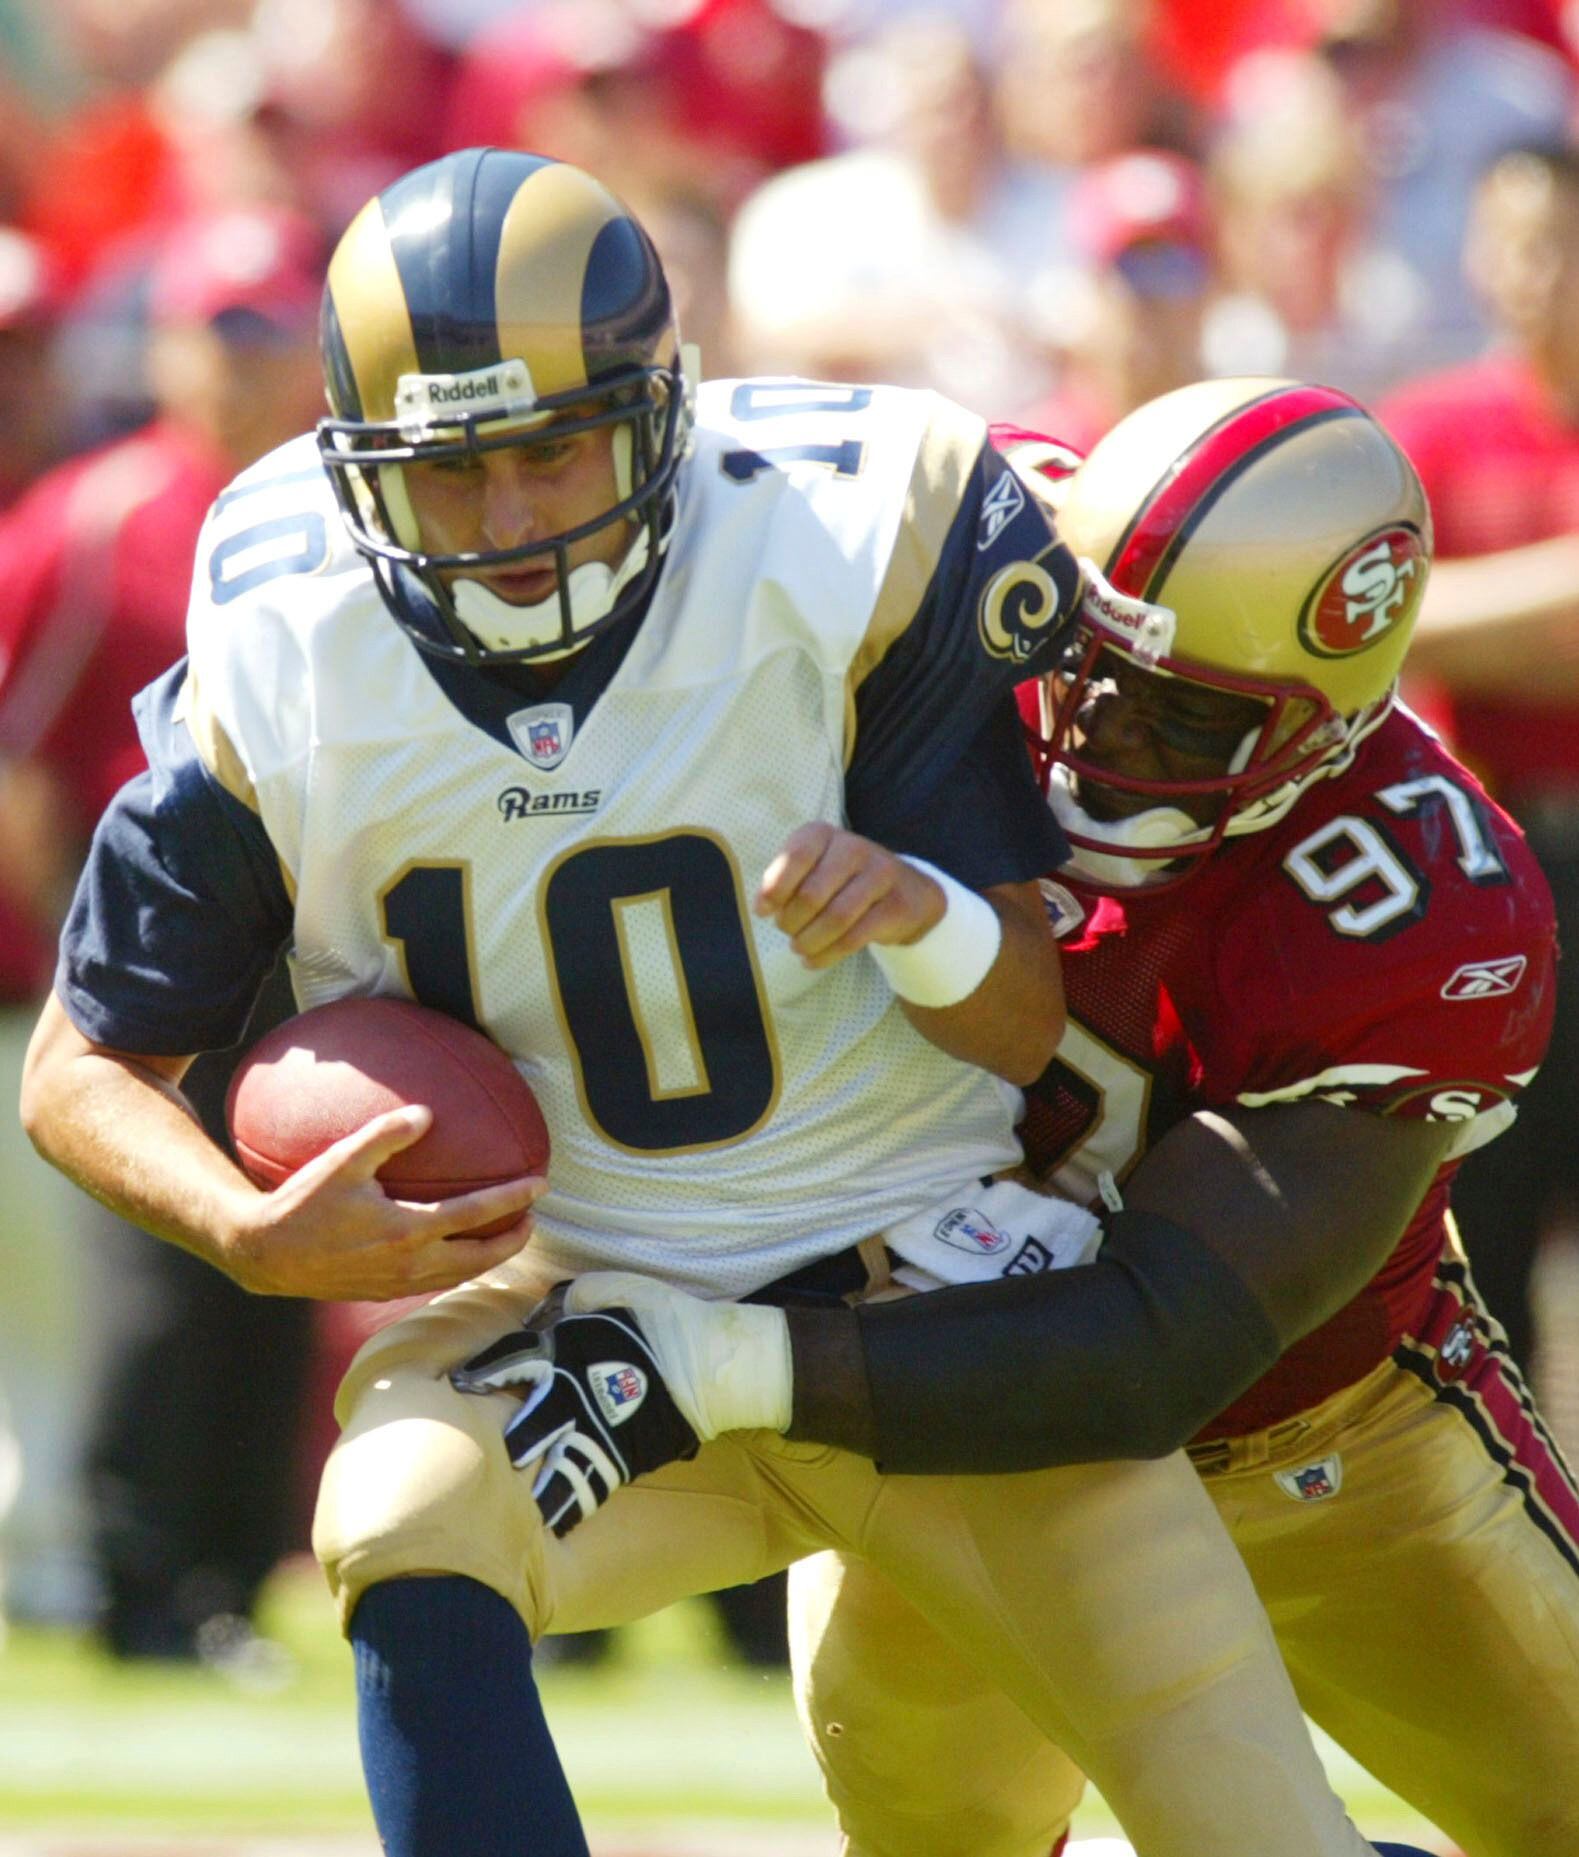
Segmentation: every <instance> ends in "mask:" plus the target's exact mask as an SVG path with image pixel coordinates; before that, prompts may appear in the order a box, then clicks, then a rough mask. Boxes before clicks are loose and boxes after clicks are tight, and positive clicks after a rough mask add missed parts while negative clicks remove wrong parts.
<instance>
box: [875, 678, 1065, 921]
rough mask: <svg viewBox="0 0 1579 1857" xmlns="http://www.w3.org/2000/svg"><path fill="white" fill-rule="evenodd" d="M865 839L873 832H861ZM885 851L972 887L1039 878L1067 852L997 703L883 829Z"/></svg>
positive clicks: (1012, 726)
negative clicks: (934, 778)
mask: <svg viewBox="0 0 1579 1857" xmlns="http://www.w3.org/2000/svg"><path fill="white" fill-rule="evenodd" d="M868 836H873V834H868ZM882 843H883V844H885V845H886V846H887V847H888V849H889V850H890V851H900V852H908V853H909V854H910V855H911V856H912V857H918V858H925V859H926V860H927V862H928V863H929V864H936V865H937V866H938V868H939V869H940V870H946V871H947V872H948V873H949V875H950V876H951V877H957V878H958V879H959V881H960V882H961V883H967V884H969V885H970V887H971V888H972V889H973V890H987V889H990V888H991V887H992V885H993V884H995V883H1029V882H1031V881H1032V880H1034V879H1035V878H1037V877H1045V876H1047V875H1048V874H1049V873H1050V872H1052V871H1053V870H1054V869H1055V868H1056V867H1057V866H1058V865H1060V864H1062V863H1063V861H1064V859H1065V858H1066V857H1068V855H1069V845H1068V842H1067V840H1066V839H1065V837H1064V834H1063V831H1062V829H1061V828H1060V827H1059V824H1058V822H1057V820H1056V819H1054V817H1053V815H1052V813H1051V812H1050V811H1049V809H1048V805H1047V801H1046V800H1045V799H1044V798H1043V797H1042V793H1041V789H1040V788H1039V787H1038V785H1037V782H1036V770H1035V769H1034V767H1033V766H1032V765H1031V757H1030V755H1029V754H1027V753H1026V749H1025V737H1024V733H1023V730H1022V727H1021V723H1020V712H1019V710H1018V709H1017V708H1016V707H1015V704H1014V700H1013V698H1012V697H1007V698H1005V699H1004V700H1003V701H1002V702H1001V703H1000V705H999V707H998V709H997V710H996V711H995V712H994V714H993V715H992V717H991V718H990V719H989V720H988V722H987V723H986V724H985V726H984V727H983V728H982V730H981V732H980V733H979V734H978V735H977V737H976V739H975V741H973V742H972V743H971V744H970V746H969V748H968V749H967V750H966V751H965V753H964V754H962V755H961V756H960V758H959V760H958V761H957V762H956V763H955V765H954V767H953V768H952V769H951V771H950V772H949V773H948V774H947V775H946V776H945V777H944V779H943V780H942V781H940V782H939V784H938V787H937V789H936V791H935V792H934V793H933V794H932V796H931V797H930V799H928V801H927V803H926V804H925V805H924V806H922V807H920V808H918V810H917V811H915V812H914V813H911V814H910V815H909V816H908V817H906V818H904V819H900V820H898V821H896V822H894V823H892V824H889V825H887V826H886V827H885V830H884V832H883V837H882Z"/></svg>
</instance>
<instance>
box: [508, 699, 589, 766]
mask: <svg viewBox="0 0 1579 1857" xmlns="http://www.w3.org/2000/svg"><path fill="white" fill-rule="evenodd" d="M508 726H509V730H510V736H511V739H512V740H513V741H514V742H515V745H516V747H517V748H519V749H520V751H521V753H522V754H523V755H525V757H526V759H527V760H528V761H529V762H530V763H531V764H532V766H533V767H537V768H542V769H544V770H545V771H546V770H547V769H549V768H551V767H558V765H559V764H560V762H561V761H563V760H564V758H565V756H566V755H567V754H569V752H570V743H571V738H572V737H573V736H574V734H575V732H576V717H575V711H574V710H573V709H572V708H571V707H570V705H569V704H568V703H538V704H536V705H535V706H534V707H533V708H531V709H518V710H517V711H516V712H515V714H514V715H513V716H511V717H510V718H509V724H508Z"/></svg>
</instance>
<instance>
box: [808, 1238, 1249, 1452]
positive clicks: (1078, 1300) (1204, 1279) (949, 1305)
mask: <svg viewBox="0 0 1579 1857" xmlns="http://www.w3.org/2000/svg"><path fill="white" fill-rule="evenodd" d="M785 1313H786V1317H787V1319H788V1324H789V1335H790V1347H791V1359H792V1367H793V1410H792V1417H791V1421H790V1425H789V1428H788V1435H789V1436H790V1437H792V1438H800V1439H809V1440H815V1441H816V1442H818V1443H822V1444H836V1445H839V1446H841V1447H843V1448H844V1449H845V1450H850V1451H857V1452H859V1453H861V1454H862V1455H863V1456H868V1457H872V1458H874V1459H875V1460H876V1461H877V1463H878V1464H879V1465H880V1467H881V1468H883V1469H884V1470H888V1471H896V1472H903V1473H905V1474H907V1475H912V1476H915V1475H935V1474H945V1475H970V1474H973V1473H977V1472H993V1473H1000V1474H1001V1473H1006V1472H1011V1471H1021V1470H1040V1469H1046V1468H1048V1467H1049V1466H1051V1465H1055V1464H1079V1463H1100V1462H1103V1461H1105V1460H1107V1459H1110V1458H1112V1459H1119V1458H1143V1457H1160V1456H1164V1455H1166V1454H1167V1453H1168V1452H1169V1451H1172V1450H1176V1449H1177V1448H1178V1447H1179V1446H1180V1445H1181V1444H1183V1443H1185V1442H1186V1441H1187V1440H1188V1439H1190V1438H1191V1437H1193V1436H1194V1435H1195V1433H1196V1432H1197V1431H1198V1430H1199V1429H1200V1428H1201V1426H1203V1425H1204V1424H1205V1423H1206V1422H1207V1420H1209V1419H1210V1418H1211V1417H1212V1415H1213V1414H1214V1413H1215V1412H1218V1411H1220V1410H1221V1409H1222V1408H1223V1407H1224V1406H1225V1405H1227V1404H1228V1402H1229V1401H1230V1400H1231V1399H1233V1398H1235V1397H1236V1396H1237V1395H1238V1394H1239V1393H1241V1392H1243V1391H1244V1389H1245V1388H1246V1387H1247V1386H1249V1385H1251V1384H1252V1383H1253V1382H1254V1381H1255V1380H1256V1379H1258V1378H1259V1377H1260V1375H1261V1374H1262V1373H1264V1372H1265V1371H1266V1370H1267V1368H1268V1367H1270V1366H1271V1365H1272V1363H1273V1362H1274V1361H1275V1360H1276V1359H1277V1356H1278V1352H1279V1347H1280V1343H1279V1340H1278V1337H1277V1335H1276V1333H1275V1332H1274V1331H1273V1329H1272V1327H1271V1325H1270V1324H1269V1322H1268V1321H1267V1319H1266V1316H1265V1314H1264V1313H1263V1312H1262V1310H1261V1309H1260V1307H1259V1305H1258V1304H1257V1303H1256V1301H1255V1299H1254V1298H1253V1297H1252V1296H1251V1295H1250V1293H1249V1292H1248V1290H1247V1289H1246V1288H1245V1286H1244V1284H1243V1283H1242V1282H1240V1281H1239V1280H1238V1278H1236V1277H1235V1276H1234V1274H1233V1273H1232V1272H1231V1271H1229V1270H1228V1269H1227V1268H1226V1267H1225V1266H1224V1265H1223V1264H1222V1263H1221V1261H1220V1260H1219V1259H1218V1258H1217V1257H1216V1255H1215V1254H1214V1253H1213V1252H1212V1251H1211V1250H1210V1249H1209V1248H1208V1247H1206V1246H1205V1245H1203V1244H1202V1243H1201V1242H1200V1240H1199V1239H1198V1238H1196V1237H1195V1235H1194V1234H1193V1233H1191V1232H1189V1231H1186V1230H1185V1229H1184V1228H1182V1227H1180V1226H1177V1225H1174V1224H1173V1223H1172V1222H1171V1221H1169V1220H1165V1219H1159V1218H1155V1217H1153V1216H1152V1215H1150V1214H1145V1213H1120V1214H1118V1215H1116V1217H1115V1218H1114V1219H1113V1220H1112V1221H1111V1232H1110V1236H1109V1239H1108V1242H1107V1244H1106V1245H1105V1246H1104V1249H1103V1252H1102V1253H1101V1255H1100V1256H1099V1257H1098V1258H1097V1260H1096V1261H1095V1262H1094V1263H1092V1264H1084V1265H1080V1266H1077V1267H1076V1268H1074V1269H1072V1270H1054V1271H1048V1272H1046V1273H1044V1274H1043V1275H1041V1276H1036V1277H1005V1278H1002V1279H1000V1280H998V1281H996V1282H992V1283H972V1284H962V1285H958V1286H956V1287H953V1288H948V1289H938V1290H929V1291H928V1292H926V1293H925V1294H924V1295H919V1296H908V1297H903V1298H901V1299H899V1300H898V1301H893V1302H876V1303H868V1304H864V1305H863V1306H862V1307H861V1308H859V1309H858V1310H856V1311H854V1312H853V1313H852V1312H848V1311H844V1310H832V1311H830V1310H820V1309H819V1310H809V1311H802V1310H796V1309H790V1310H787V1311H786V1312H785Z"/></svg>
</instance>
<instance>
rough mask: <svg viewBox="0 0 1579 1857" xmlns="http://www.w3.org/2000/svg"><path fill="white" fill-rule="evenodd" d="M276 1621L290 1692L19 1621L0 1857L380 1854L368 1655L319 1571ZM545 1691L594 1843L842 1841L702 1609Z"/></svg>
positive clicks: (781, 1697)
mask: <svg viewBox="0 0 1579 1857" xmlns="http://www.w3.org/2000/svg"><path fill="white" fill-rule="evenodd" d="M265 1622H266V1624H267V1628H268V1629H269V1630H270V1632H271V1633H273V1634H274V1635H276V1636H278V1637H279V1638H280V1639H282V1640H283V1641H284V1642H285V1643H286V1644H287V1645H288V1646H289V1648H290V1649H291V1651H292V1652H293V1654H294V1655H295V1657H296V1658H297V1660H298V1662H299V1670H298V1674H297V1676H296V1678H295V1680H294V1681H293V1682H292V1683H291V1684H290V1686H289V1687H288V1688H286V1689H284V1690H282V1691H280V1692H279V1693H277V1694H273V1695H252V1694H246V1693H243V1692H240V1691H238V1690H237V1689H235V1688H234V1687H232V1686H231V1685H230V1684H228V1683H227V1682H225V1681H224V1680H223V1679H221V1678H219V1677H216V1676H214V1675H211V1674H209V1673H207V1672H203V1671H197V1670H187V1669H179V1668H154V1667H147V1666H144V1667H138V1668H120V1667H117V1666H115V1665H113V1664H111V1663H109V1662H107V1661H106V1660H105V1659H104V1658H102V1657H101V1656H99V1655H98V1654H97V1653H96V1652H95V1651H94V1650H93V1649H92V1648H91V1647H90V1646H88V1645H87V1644H85V1643H83V1642H82V1641H81V1640H79V1639H77V1638H75V1637H72V1636H69V1635H66V1634H61V1633H44V1632H36V1631H26V1630H16V1631H13V1633H12V1635H11V1637H10V1640H9V1642H8V1644H7V1645H6V1648H5V1650H4V1651H3V1652H0V1857H121V1854H122V1853H125V1854H126V1857H134V1854H135V1857H235V1854H238V1853H243V1852H244V1853H245V1854H246V1857H274V1854H275V1853H279V1854H280V1857H283V1853H285V1852H293V1853H306V1852H307V1851H308V1850H309V1849H310V1850H311V1851H312V1852H313V1853H315V1857H318V1854H320V1853H321V1857H377V1844H376V1841H375V1840H374V1838H373V1836H372V1832H371V1830H370V1827H369V1819H368V1814H367V1807H366V1804H365V1802H364V1799H363V1796H362V1789H361V1781H360V1776H359V1773H358V1769H357V1760H356V1741H355V1733H354V1728H353V1720H352V1699H351V1683H350V1666H349V1659H348V1657H347V1656H346V1654H345V1651H344V1647H343V1646H342V1645H341V1643H340V1641H339V1639H338V1637H337V1636H336V1635H335V1630H334V1624H333V1620H332V1618H331V1616H330V1612H329V1605H328V1600H327V1597H326V1596H325V1595H324V1593H323V1591H322V1588H321V1586H320V1585H319V1582H318V1577H317V1575H316V1573H315V1572H314V1571H313V1570H312V1569H310V1568H305V1567H300V1566H293V1567H290V1568H287V1569H285V1570H284V1571H283V1572H282V1573H281V1575H280V1576H279V1577H278V1578H277V1579H276V1580H275V1581H274V1583H273V1585H272V1586H271V1589H270V1593H269V1598H268V1606H267V1617H266V1621H265ZM543 1691H544V1696H545V1700H546V1703H547V1707H548V1712H549V1716H550V1719H551V1720H552V1722H553V1724H554V1728H555V1731H556V1734H557V1736H558V1738H559V1742H560V1746H561V1748H562V1750H563V1752H564V1756H565V1762H566V1765H567V1767H568V1769H569V1771H570V1776H571V1781H572V1784H573V1785H574V1787H575V1790H576V1795H577V1798H578V1799H579V1800H580V1801H581V1803H582V1806H583V1810H584V1812H585V1815H586V1819H587V1823H588V1827H589V1835H590V1839H591V1843H592V1848H593V1851H594V1853H596V1857H828V1854H829V1853H831V1852H832V1850H833V1848H834V1839H833V1835H832V1831H831V1817H830V1814H829V1812H828V1810H827V1807H826V1806H825V1804H824V1803H823V1800H822V1796H821V1791H820V1788H819V1785H818V1780H817V1774H816V1770H815V1768H814V1766H813V1764H812V1761H811V1757H810V1756H809V1755H808V1754H807V1752H806V1750H805V1749H804V1747H803V1746H802V1745H801V1740H800V1735H799V1731H798V1729H797V1727H796V1724H795V1720H794V1714H793V1711H792V1708H791V1705H790V1698H789V1692H788V1685H787V1682H786V1681H785V1680H784V1679H783V1678H781V1677H778V1676H773V1675H762V1674H759V1673H756V1672H751V1671H747V1670H743V1669H741V1668H739V1667H738V1666H735V1665H732V1664H730V1663H729V1662H728V1661H727V1659H726V1657H725V1655H724V1652H723V1650H722V1646H721V1641H720V1640H719V1639H718V1638H717V1637H716V1636H715V1635H714V1628H713V1626H712V1622H711V1614H710V1613H708V1612H707V1611H706V1610H705V1608H701V1607H694V1608H693V1607H677V1608H675V1609H674V1610H673V1611H672V1612H669V1613H666V1614H664V1615H663V1616H661V1617H659V1618H656V1619H652V1620H649V1621H648V1622H647V1623H646V1624H644V1625H642V1626H640V1627H637V1628H635V1629H633V1630H632V1631H630V1632H628V1633H627V1634H625V1635H624V1637H623V1638H622V1640H621V1642H620V1646H619V1651H618V1655H617V1658H616V1659H615V1661H614V1662H613V1663H612V1664H611V1665H609V1666H606V1667H599V1668H598V1669H596V1670H578V1669H574V1668H570V1669H553V1668H550V1669H547V1670H545V1672H544V1674H543ZM1333 1772H1334V1778H1335V1783H1336V1784H1337V1786H1338V1789H1339V1791H1340V1792H1342V1793H1343V1795H1344V1797H1345V1798H1346V1799H1347V1801H1348V1803H1349V1806H1350V1809H1351V1811H1352V1812H1353V1814H1354V1816H1355V1819H1356V1821H1357V1822H1358V1823H1359V1824H1360V1826H1361V1828H1362V1829H1363V1830H1365V1831H1366V1832H1368V1833H1369V1834H1371V1835H1373V1836H1388V1837H1396V1838H1406V1839H1407V1838H1410V1837H1413V1838H1414V1839H1415V1840H1416V1841H1417V1842H1419V1843H1421V1844H1423V1845H1425V1846H1426V1847H1427V1848H1431V1849H1435V1850H1442V1849H1445V1845H1444V1844H1443V1841H1442V1840H1440V1839H1435V1838H1433V1836H1432V1834H1431V1833H1430V1831H1429V1829H1428V1828H1427V1827H1426V1826H1424V1825H1423V1824H1422V1823H1421V1822H1420V1821H1419V1820H1418V1819H1417V1818H1415V1817H1414V1816H1413V1815H1412V1814H1410V1813H1409V1812H1407V1811H1406V1810H1405V1809H1404V1808H1403V1807H1401V1806H1399V1805H1398V1804H1397V1802H1396V1801H1393V1800H1391V1799H1390V1797H1389V1796H1388V1795H1387V1794H1385V1793H1383V1792H1381V1791H1380V1790H1379V1789H1378V1788H1377V1787H1376V1786H1374V1785H1373V1784H1372V1783H1371V1782H1370V1781H1368V1780H1367V1779H1366V1778H1365V1777H1364V1776H1363V1775H1361V1774H1359V1773H1358V1771H1357V1770H1356V1769H1355V1768H1354V1767H1353V1766H1352V1764H1350V1763H1348V1762H1346V1761H1344V1760H1343V1759H1342V1757H1341V1756H1338V1757H1335V1760H1334V1765H1333ZM1115 1835H1116V1834H1115V1828H1114V1825H1113V1821H1112V1818H1111V1817H1110V1815H1109V1814H1108V1813H1107V1812H1106V1811H1105V1810H1104V1809H1103V1807H1102V1806H1101V1804H1100V1802H1099V1801H1093V1802H1091V1804H1089V1805H1088V1806H1087V1807H1085V1808H1083V1809H1082V1812H1081V1814H1080V1818H1079V1820H1078V1825H1077V1837H1078V1838H1087V1839H1093V1840H1100V1839H1105V1838H1113V1837H1114V1836H1115ZM1099 1848H1100V1847H1099ZM1122 1848H1123V1847H1122V1846H1119V1845H1114V1844H1109V1845H1107V1846H1106V1849H1105V1851H1104V1852H1103V1857H1107V1853H1115V1854H1116V1852H1117V1851H1118V1850H1120V1849H1122ZM962 1857H967V1854H965V1853H962ZM1091 1857H1097V1852H1096V1851H1095V1850H1093V1851H1092V1852H1091Z"/></svg>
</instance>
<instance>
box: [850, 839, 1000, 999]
mask: <svg viewBox="0 0 1579 1857" xmlns="http://www.w3.org/2000/svg"><path fill="white" fill-rule="evenodd" d="M901 855H902V856H903V855H904V854H903V853H901ZM905 862H906V863H907V864H911V865H914V867H915V868H916V869H917V870H918V871H920V872H921V874H922V875H923V876H924V877H930V878H931V879H932V881H933V882H934V883H936V884H938V885H939V886H940V887H941V888H942V891H943V897H944V907H943V914H942V916H941V917H940V918H939V919H938V920H937V921H936V922H934V923H933V925H932V926H931V928H929V929H928V930H927V932H926V934H924V935H923V936H922V937H921V939H920V940H919V941H912V942H910V943H908V944H906V945H903V946H900V947H893V946H885V945H883V944H881V943H879V942H872V943H870V944H869V946H870V952H871V955H872V958H873V959H874V960H875V961H876V962H877V965H878V966H879V967H880V968H882V970H883V974H884V977H885V978H886V979H887V981H888V984H889V985H890V986H891V987H892V988H893V989H894V991H895V992H896V993H897V994H898V995H899V997H900V998H901V999H907V1000H909V1001H910V1003H911V1004H912V1005H913V1006H930V1007H933V1008H936V1007H940V1006H957V1005H958V1004H959V1003H960V1001H961V1000H962V999H969V997H970V996H971V994H972V993H974V992H975V991H976V989H977V987H979V986H980V985H981V983H982V981H983V980H985V979H986V978H987V974H988V971H989V970H990V969H991V967H992V964H993V962H994V961H995V960H997V958H998V947H999V944H1000V943H1001V942H1002V940H1003V924H1002V923H1001V922H1000V921H999V920H998V912H997V910H996V909H994V908H993V906H992V904H991V903H989V902H988V901H987V899H986V897H985V896H982V895H981V894H980V893H979V892H978V891H976V890H971V889H968V888H967V887H966V886H965V885H964V884H963V883H959V882H957V881H956V880H955V879H954V878H953V877H951V876H949V874H948V872H947V871H942V870H939V869H938V868H937V866H936V865H935V864H929V863H927V861H926V859H925V858H912V857H906V858H905Z"/></svg>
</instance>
